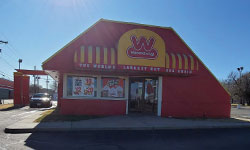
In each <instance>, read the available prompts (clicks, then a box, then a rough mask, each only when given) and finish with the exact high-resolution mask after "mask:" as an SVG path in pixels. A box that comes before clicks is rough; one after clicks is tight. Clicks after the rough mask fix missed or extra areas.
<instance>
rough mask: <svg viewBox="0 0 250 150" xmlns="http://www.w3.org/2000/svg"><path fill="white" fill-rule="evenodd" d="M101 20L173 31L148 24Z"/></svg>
mask: <svg viewBox="0 0 250 150" xmlns="http://www.w3.org/2000/svg"><path fill="white" fill-rule="evenodd" d="M100 20H101V21H106V22H113V23H121V24H130V25H138V26H145V27H155V28H162V29H172V28H171V27H163V26H156V25H148V24H141V23H135V22H125V21H115V20H109V19H103V18H102V19H100Z"/></svg>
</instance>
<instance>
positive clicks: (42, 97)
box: [30, 93, 52, 108]
mask: <svg viewBox="0 0 250 150" xmlns="http://www.w3.org/2000/svg"><path fill="white" fill-rule="evenodd" d="M51 106H52V102H51V96H49V94H48V93H36V94H34V95H33V96H32V97H31V98H30V108H32V107H51Z"/></svg>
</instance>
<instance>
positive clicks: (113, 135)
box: [0, 107, 250, 150]
mask: <svg viewBox="0 0 250 150" xmlns="http://www.w3.org/2000/svg"><path fill="white" fill-rule="evenodd" d="M45 110H46V109H44V108H29V107H23V108H20V109H13V110H8V111H0V120H1V121H0V150H2V149H25V150H26V149H83V150H84V149H86V150H105V149H107V150H127V149H132V150H133V149H137V150H140V149H143V150H148V149H157V150H161V149H164V150H165V149H167V150H169V149H170V150H171V149H181V150H182V149H188V150H189V149H190V150H191V149H192V150H193V149H202V150H211V149H213V150H216V149H227V150H231V149H232V150H233V149H240V150H245V149H246V150H248V149H249V147H250V128H220V129H218V128H211V129H179V130H136V131H135V130H130V131H129V130H124V131H121V130H113V131H112V130H111V131H110V130H106V131H105V130H104V131H70V132H61V133H57V132H55V133H25V134H6V133H4V131H3V130H4V128H5V127H7V126H9V125H11V124H13V123H16V122H18V121H21V120H23V119H25V118H29V117H30V116H31V115H34V114H35V113H37V112H38V111H39V112H42V111H45ZM236 111H239V112H238V114H242V112H244V113H245V110H236Z"/></svg>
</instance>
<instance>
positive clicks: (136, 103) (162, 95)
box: [42, 19, 230, 117]
mask: <svg viewBox="0 0 250 150" xmlns="http://www.w3.org/2000/svg"><path fill="white" fill-rule="evenodd" d="M42 67H43V69H44V70H46V71H48V72H49V73H50V75H51V76H53V78H54V79H58V81H59V84H58V106H59V107H60V112H61V113H62V114H77V115H81V114H83V115H124V114H129V113H133V112H140V113H145V114H150V113H151V114H155V115H158V116H166V117H170V116H172V117H230V96H229V94H228V93H227V92H226V91H225V89H224V88H223V87H222V86H221V84H220V83H219V82H218V81H217V80H216V78H215V77H214V76H213V74H212V73H211V72H210V71H209V70H208V68H206V66H205V65H204V64H203V63H202V61H201V60H200V59H199V58H198V57H197V56H196V55H195V54H194V52H193V51H192V50H191V49H190V48H189V47H188V46H187V45H186V44H185V42H184V41H183V40H182V39H181V38H180V37H179V36H178V34H177V33H176V32H175V31H174V30H173V29H172V28H170V27H159V26H151V25H143V24H136V23H127V22H118V21H110V20H104V19H101V20H99V21H98V22H96V23H95V24H94V25H92V26H91V27H90V28H89V29H87V30H86V31H85V32H83V33H82V34H80V35H79V36H78V37H76V38H75V39H73V40H72V41H71V42H70V43H69V44H67V45H66V46H64V47H63V48H62V49H60V50H59V51H58V52H56V53H55V54H54V55H53V56H51V57H50V58H48V59H47V60H46V61H45V62H44V63H43V65H42Z"/></svg>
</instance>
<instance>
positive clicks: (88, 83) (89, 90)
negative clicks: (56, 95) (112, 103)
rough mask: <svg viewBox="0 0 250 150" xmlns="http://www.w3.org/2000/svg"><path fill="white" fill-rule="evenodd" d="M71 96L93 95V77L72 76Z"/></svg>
mask: <svg viewBox="0 0 250 150" xmlns="http://www.w3.org/2000/svg"><path fill="white" fill-rule="evenodd" d="M72 79H73V91H72V96H87V97H94V96H95V93H94V88H95V78H91V77H73V78H72Z"/></svg>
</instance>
